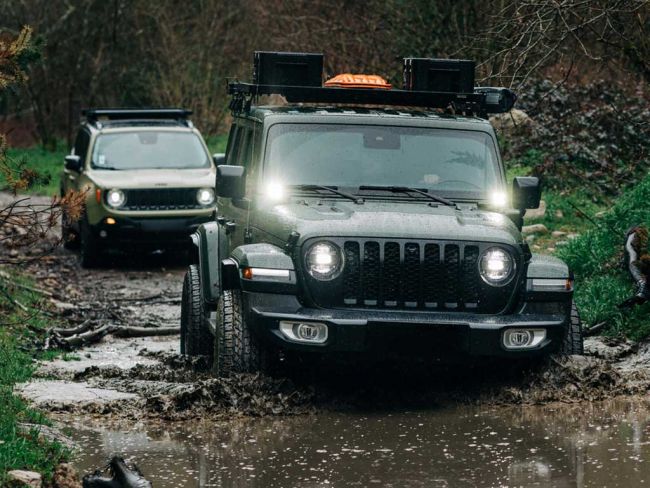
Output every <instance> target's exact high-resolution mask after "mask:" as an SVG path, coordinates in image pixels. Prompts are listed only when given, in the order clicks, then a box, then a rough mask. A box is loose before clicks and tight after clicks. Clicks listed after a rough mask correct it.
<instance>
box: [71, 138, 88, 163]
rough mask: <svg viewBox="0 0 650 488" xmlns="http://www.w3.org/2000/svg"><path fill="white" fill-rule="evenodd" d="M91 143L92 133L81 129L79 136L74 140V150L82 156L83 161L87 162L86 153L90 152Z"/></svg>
mask: <svg viewBox="0 0 650 488" xmlns="http://www.w3.org/2000/svg"><path fill="white" fill-rule="evenodd" d="M89 143H90V134H88V132H86V131H85V130H80V131H79V133H78V134H77V138H76V139H75V141H74V148H73V152H74V154H76V155H77V156H79V157H80V158H81V163H82V164H84V163H85V162H86V154H87V153H88V144H89Z"/></svg>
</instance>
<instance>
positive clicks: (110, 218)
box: [106, 217, 117, 225]
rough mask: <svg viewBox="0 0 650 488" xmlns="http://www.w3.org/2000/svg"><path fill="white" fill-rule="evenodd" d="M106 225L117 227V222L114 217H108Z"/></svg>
mask: <svg viewBox="0 0 650 488" xmlns="http://www.w3.org/2000/svg"><path fill="white" fill-rule="evenodd" d="M106 223H107V224H108V225H115V224H116V223H117V222H116V221H115V219H114V218H113V217H107V218H106Z"/></svg>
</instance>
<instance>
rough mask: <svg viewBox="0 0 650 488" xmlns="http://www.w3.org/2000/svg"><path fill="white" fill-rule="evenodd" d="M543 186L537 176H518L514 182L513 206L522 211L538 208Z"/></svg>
mask: <svg viewBox="0 0 650 488" xmlns="http://www.w3.org/2000/svg"><path fill="white" fill-rule="evenodd" d="M541 198H542V185H541V183H540V182H539V178H537V177H535V176H517V177H515V179H514V180H513V181H512V206H513V207H514V208H518V209H521V210H525V209H527V208H538V207H539V202H540V200H541Z"/></svg>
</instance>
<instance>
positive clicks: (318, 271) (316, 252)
mask: <svg viewBox="0 0 650 488" xmlns="http://www.w3.org/2000/svg"><path fill="white" fill-rule="evenodd" d="M305 262H306V266H307V272H308V273H309V274H310V275H312V276H313V277H314V278H316V279H317V280H321V281H328V280H332V279H334V278H336V277H337V276H338V275H339V274H340V273H341V270H342V269H343V257H342V255H341V250H340V249H339V247H338V246H336V245H335V244H332V243H331V242H325V241H321V242H317V243H315V244H313V245H312V246H311V247H310V248H309V250H308V251H307V254H306V256H305Z"/></svg>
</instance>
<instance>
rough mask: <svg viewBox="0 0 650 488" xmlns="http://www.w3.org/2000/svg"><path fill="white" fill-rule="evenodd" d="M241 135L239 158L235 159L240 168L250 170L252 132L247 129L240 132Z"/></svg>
mask: <svg viewBox="0 0 650 488" xmlns="http://www.w3.org/2000/svg"><path fill="white" fill-rule="evenodd" d="M240 132H243V135H242V144H241V148H240V149H239V157H238V158H237V164H239V165H240V166H245V167H246V169H250V166H251V163H252V161H251V159H252V157H253V131H252V130H251V129H249V128H246V129H245V130H241V131H240Z"/></svg>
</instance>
